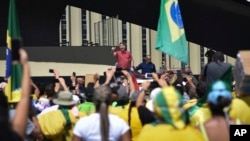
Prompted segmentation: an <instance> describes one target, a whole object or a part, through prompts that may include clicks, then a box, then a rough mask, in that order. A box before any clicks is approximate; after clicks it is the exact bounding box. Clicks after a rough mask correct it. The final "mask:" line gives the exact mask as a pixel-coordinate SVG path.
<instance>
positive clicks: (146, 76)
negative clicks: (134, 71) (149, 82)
mask: <svg viewBox="0 0 250 141" xmlns="http://www.w3.org/2000/svg"><path fill="white" fill-rule="evenodd" d="M145 78H153V76H152V73H145Z"/></svg>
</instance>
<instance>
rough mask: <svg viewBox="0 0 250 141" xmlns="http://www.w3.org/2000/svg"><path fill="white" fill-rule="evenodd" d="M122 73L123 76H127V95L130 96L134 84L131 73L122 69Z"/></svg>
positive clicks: (133, 89)
mask: <svg viewBox="0 0 250 141" xmlns="http://www.w3.org/2000/svg"><path fill="white" fill-rule="evenodd" d="M122 73H123V74H124V76H125V77H126V78H127V80H128V82H129V97H131V95H132V94H133V93H134V91H135V85H134V82H133V79H132V76H131V74H130V73H129V72H128V71H126V70H122Z"/></svg>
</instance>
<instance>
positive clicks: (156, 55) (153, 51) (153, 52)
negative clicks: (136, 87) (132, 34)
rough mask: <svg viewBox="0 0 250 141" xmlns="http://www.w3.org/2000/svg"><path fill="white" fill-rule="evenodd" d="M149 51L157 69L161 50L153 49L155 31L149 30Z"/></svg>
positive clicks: (159, 63) (159, 65) (159, 64)
mask: <svg viewBox="0 0 250 141" xmlns="http://www.w3.org/2000/svg"><path fill="white" fill-rule="evenodd" d="M149 33H150V38H151V42H150V52H151V59H152V62H153V63H154V64H155V67H156V70H159V68H160V67H161V59H162V58H161V52H159V51H158V50H156V49H155V41H156V31H154V30H150V32H149Z"/></svg>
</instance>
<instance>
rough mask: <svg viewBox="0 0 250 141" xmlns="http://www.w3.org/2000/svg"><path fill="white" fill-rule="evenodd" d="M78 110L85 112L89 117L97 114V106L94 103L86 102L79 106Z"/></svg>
mask: <svg viewBox="0 0 250 141" xmlns="http://www.w3.org/2000/svg"><path fill="white" fill-rule="evenodd" d="M78 110H79V111H81V112H85V113H86V114H87V115H89V114H91V113H93V112H95V105H94V103H93V102H84V103H82V104H80V105H78Z"/></svg>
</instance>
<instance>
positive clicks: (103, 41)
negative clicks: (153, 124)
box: [59, 6, 235, 74]
mask: <svg viewBox="0 0 250 141" xmlns="http://www.w3.org/2000/svg"><path fill="white" fill-rule="evenodd" d="M59 30H60V35H59V36H60V44H61V46H62V47H63V46H93V47H94V46H99V45H100V46H118V44H119V43H120V42H125V43H127V48H128V50H129V51H131V53H132V55H133V58H134V65H135V66H136V65H138V64H139V63H141V62H142V61H143V58H144V57H145V56H146V55H151V57H152V62H153V63H155V65H156V68H157V70H160V68H161V67H162V64H163V62H164V63H165V64H166V67H167V68H170V69H181V68H190V69H191V70H192V72H193V74H199V73H200V71H201V68H202V67H203V66H204V65H205V64H206V63H207V58H206V57H204V54H205V52H206V51H207V48H206V47H202V46H200V45H198V44H195V43H191V42H188V48H189V63H188V64H182V63H181V62H180V61H178V60H177V59H175V58H173V57H170V56H169V55H167V54H166V55H165V54H162V53H161V52H159V51H157V50H155V41H156V31H155V30H151V29H148V28H145V27H142V26H139V25H136V24H133V23H129V22H126V21H121V20H119V15H117V16H116V17H108V16H105V15H101V14H99V13H95V12H91V11H87V10H84V9H80V8H77V7H73V6H67V7H66V9H65V13H64V14H63V15H62V19H61V22H60V29H59ZM107 55H110V54H107ZM225 58H226V62H229V63H231V64H233V65H234V63H235V59H234V58H232V57H229V56H226V57H225Z"/></svg>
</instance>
